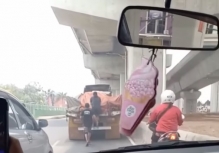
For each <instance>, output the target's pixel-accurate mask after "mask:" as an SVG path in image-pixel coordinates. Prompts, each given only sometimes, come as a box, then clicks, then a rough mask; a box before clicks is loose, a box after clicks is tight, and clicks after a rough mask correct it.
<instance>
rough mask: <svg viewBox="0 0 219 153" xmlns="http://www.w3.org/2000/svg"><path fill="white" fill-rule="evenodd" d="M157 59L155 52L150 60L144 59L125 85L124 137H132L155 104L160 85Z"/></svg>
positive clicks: (121, 121) (121, 122) (123, 101)
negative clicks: (156, 64) (155, 61)
mask: <svg viewBox="0 0 219 153" xmlns="http://www.w3.org/2000/svg"><path fill="white" fill-rule="evenodd" d="M155 57H156V55H155V54H154V51H153V53H152V56H151V58H150V59H149V60H148V59H143V60H142V63H141V65H140V66H139V67H138V68H137V69H136V70H135V71H134V72H133V73H132V75H131V77H130V79H129V80H128V81H127V82H126V84H125V88H124V93H123V100H122V109H121V118H120V129H121V130H120V132H121V133H122V134H124V135H131V134H132V132H133V131H134V130H135V128H136V127H137V126H138V124H139V123H140V122H141V120H142V119H143V118H144V116H145V114H146V113H147V112H148V111H149V110H150V108H151V107H153V106H154V104H155V96H156V89H157V85H158V81H157V78H158V70H157V68H156V67H155V66H154V64H153V61H154V58H155Z"/></svg>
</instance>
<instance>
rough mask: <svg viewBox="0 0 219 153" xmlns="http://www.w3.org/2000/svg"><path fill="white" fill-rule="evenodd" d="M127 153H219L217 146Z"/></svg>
mask: <svg viewBox="0 0 219 153" xmlns="http://www.w3.org/2000/svg"><path fill="white" fill-rule="evenodd" d="M129 153H219V145H218V146H204V147H192V148H177V149H176V148H174V149H162V150H147V151H135V152H129Z"/></svg>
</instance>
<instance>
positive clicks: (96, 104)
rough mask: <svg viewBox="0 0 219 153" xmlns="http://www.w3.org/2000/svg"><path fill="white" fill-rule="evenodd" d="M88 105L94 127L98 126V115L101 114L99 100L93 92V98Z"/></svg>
mask: <svg viewBox="0 0 219 153" xmlns="http://www.w3.org/2000/svg"><path fill="white" fill-rule="evenodd" d="M90 103H91V106H92V111H93V114H94V120H95V125H96V126H99V115H100V113H101V99H100V97H99V96H98V95H97V92H93V97H91V99H90Z"/></svg>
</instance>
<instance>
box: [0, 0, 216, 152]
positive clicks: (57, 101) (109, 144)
mask: <svg viewBox="0 0 219 153" xmlns="http://www.w3.org/2000/svg"><path fill="white" fill-rule="evenodd" d="M160 2H161V1H159V3H160ZM187 2H188V0H187V1H185V3H184V1H180V2H177V3H175V4H174V7H175V8H180V9H184V10H191V9H193V11H194V10H197V11H200V10H201V11H202V12H205V13H208V14H213V15H218V13H219V11H218V10H219V9H218V4H215V3H216V2H215V1H213V0H209V2H208V1H206V3H205V5H204V4H201V3H202V2H197V3H198V4H199V3H200V5H195V4H191V5H194V7H192V6H189V5H186V3H187ZM211 2H212V3H211ZM145 4H147V3H145V2H143V1H141V2H140V1H139V3H138V5H145ZM128 5H133V3H131V2H130V1H124V2H123V1H115V2H111V1H103V0H97V1H95V3H94V2H93V1H92V2H91V1H90V0H81V1H76V0H68V1H64V0H51V1H45V0H37V1H34V0H26V1H25V0H20V1H10V0H3V1H0V23H1V28H0V53H1V57H2V58H1V72H2V74H1V75H0V88H2V89H4V90H2V92H5V91H7V92H9V93H10V94H8V95H9V97H11V98H12V99H14V101H15V102H16V101H18V102H20V103H21V104H24V105H18V106H19V107H23V106H25V107H24V108H25V109H27V110H28V113H30V114H31V115H32V116H33V117H34V118H35V119H36V120H38V119H48V126H47V127H45V128H43V130H44V131H45V133H46V135H47V136H48V138H49V141H48V143H49V144H50V145H51V146H52V147H53V151H54V152H60V153H70V152H80V153H87V152H95V151H100V150H106V149H115V148H118V147H124V146H131V145H136V144H150V143H151V141H152V140H151V136H152V132H151V130H150V129H149V125H148V122H149V120H150V117H151V116H152V115H154V114H156V113H154V112H156V111H155V110H157V109H156V108H157V107H159V106H160V105H162V104H161V103H162V101H161V93H162V90H163V89H165V87H166V89H170V90H172V91H173V92H174V94H175V96H176V100H175V101H174V103H173V105H174V106H173V107H176V108H178V110H179V112H182V114H183V115H184V117H183V118H184V119H183V118H181V120H182V121H181V122H182V124H181V123H179V122H178V119H179V118H180V117H181V116H178V118H177V117H176V116H174V115H173V117H172V118H171V119H170V120H168V121H165V119H163V120H162V118H161V119H160V122H161V124H163V125H160V124H159V127H160V129H162V130H163V128H164V131H165V130H166V129H165V127H174V129H175V131H178V132H179V134H180V139H181V140H187V141H197V140H219V113H218V112H219V82H218V81H219V73H218V72H219V66H218V57H219V52H218V51H215V52H209V51H208V52H207V51H195V52H192V51H189V50H187V51H183V50H181V51H180V50H168V49H167V50H159V51H158V52H157V58H156V59H155V62H154V63H155V66H156V67H157V69H158V71H159V76H158V82H159V84H158V86H157V90H156V92H157V95H156V104H155V106H154V107H153V108H152V109H151V110H150V112H148V114H147V115H146V116H145V117H144V118H143V119H142V121H141V122H140V124H139V125H138V126H137V128H136V130H135V131H134V132H133V134H132V135H130V136H129V137H127V136H124V135H122V134H120V129H119V128H120V113H121V112H120V111H121V105H122V93H123V92H124V86H125V82H126V81H127V80H128V79H129V78H130V76H131V74H132V73H133V72H134V71H135V70H136V68H138V67H139V66H140V64H141V61H142V60H143V59H145V58H149V57H150V55H151V52H149V50H148V49H142V48H134V47H125V46H122V45H121V44H120V43H119V42H118V40H117V38H116V35H117V27H118V26H117V25H118V19H119V17H120V15H121V14H120V13H121V11H122V9H123V8H124V7H125V6H128ZM147 5H151V6H155V5H157V6H163V4H158V1H157V3H155V2H154V3H152V1H149V2H148V4H147ZM209 8H211V9H209ZM154 13H155V15H156V12H153V11H151V12H150V11H148V12H147V13H145V15H144V16H142V22H141V25H140V26H141V27H140V31H139V32H140V35H145V36H148V37H153V38H159V39H161V40H162V42H163V44H165V46H169V45H170V43H171V40H172V39H170V38H169V37H166V34H167V33H169V34H171V31H172V26H171V24H170V23H171V22H169V20H166V19H164V18H160V19H159V20H151V21H148V20H146V19H148V18H153V15H154ZM158 15H159V14H158ZM144 19H145V20H144ZM170 20H171V19H170ZM194 29H196V30H197V31H200V30H201V31H202V32H203V33H204V39H203V41H202V42H200V44H203V47H205V48H209V47H211V46H212V45H213V46H215V44H216V40H215V35H216V34H217V31H216V30H214V29H215V28H214V26H213V25H210V24H208V25H207V26H206V27H202V28H200V27H199V28H198V26H197V28H194ZM123 30H124V31H125V29H123ZM186 34H187V33H185V32H184V33H183V32H182V33H181V34H180V35H181V36H182V37H189V36H186ZM127 39H128V40H127V41H131V38H129V37H127ZM193 41H199V40H193ZM182 43H183V42H182ZM198 43H199V42H198ZM97 84H98V85H97ZM142 88H143V86H141V85H139V86H137V87H135V89H136V90H141V89H142ZM95 93H96V95H95ZM15 97H17V98H15ZM14 101H13V100H11V102H14ZM15 102H14V103H15ZM87 104H89V105H87ZM13 105H14V104H12V105H11V106H12V107H11V108H10V113H11V114H12V113H13V112H16V113H15V117H14V119H16V120H17V119H18V117H17V116H19V115H21V114H19V113H18V111H16V110H14V109H16V108H15V107H13ZM164 105H165V104H164ZM88 107H89V108H88ZM91 107H92V109H90V108H91ZM11 109H13V111H12V110H11ZM20 110H23V109H20ZM133 111H134V110H133V109H132V108H131V107H130V109H129V112H128V113H129V114H128V115H131V114H132V112H133ZM158 113H160V112H158ZM166 113H167V114H168V111H167V112H166ZM23 114H27V112H25V113H23ZM89 114H92V115H90V116H89ZM167 114H166V115H167ZM27 116H28V115H27ZM91 116H92V117H91ZM164 116H165V114H164ZM164 116H162V117H164ZM23 118H25V117H23ZM164 118H165V117H164ZM16 120H13V122H16ZM41 123H42V122H40V121H39V124H41ZM17 124H19V123H17ZM17 124H15V126H17ZM25 126H28V125H27V124H25ZM18 128H19V127H18ZM14 132H15V133H16V131H14ZM87 133H91V140H90V143H89V144H88V146H86V141H85V134H87ZM161 133H162V132H161ZM86 136H88V135H86ZM37 138H38V137H37ZM79 140H80V141H79ZM34 141H35V140H34ZM36 141H37V140H36ZM40 141H41V140H39V141H38V142H37V143H40ZM21 143H22V142H21ZM46 143H47V142H46ZM46 143H45V142H44V144H41V145H38V146H42V147H43V146H45V145H46ZM33 144H34V143H33ZM22 146H23V147H25V146H26V145H25V144H24V145H22ZM32 147H33V148H34V145H33V146H32ZM45 148H46V147H45ZM23 149H25V150H28V149H29V148H23ZM33 152H34V151H33ZM48 152H50V151H48ZM48 152H47V153H48Z"/></svg>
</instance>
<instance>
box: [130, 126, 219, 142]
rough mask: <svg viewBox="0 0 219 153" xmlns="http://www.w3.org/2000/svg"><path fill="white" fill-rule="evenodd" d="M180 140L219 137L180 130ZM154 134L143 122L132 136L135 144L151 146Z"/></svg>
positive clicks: (213, 138) (215, 138) (214, 138)
mask: <svg viewBox="0 0 219 153" xmlns="http://www.w3.org/2000/svg"><path fill="white" fill-rule="evenodd" d="M179 133H180V139H181V140H185V141H198V140H199V141H201V140H219V138H217V137H211V136H207V135H201V134H196V133H192V132H187V131H182V130H179ZM151 135H152V132H151V131H150V130H149V128H148V125H147V124H146V123H145V122H141V123H140V124H139V126H138V127H137V129H136V130H135V132H134V133H133V134H132V135H131V136H130V138H131V139H132V141H133V142H134V143H135V144H150V143H151Z"/></svg>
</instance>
